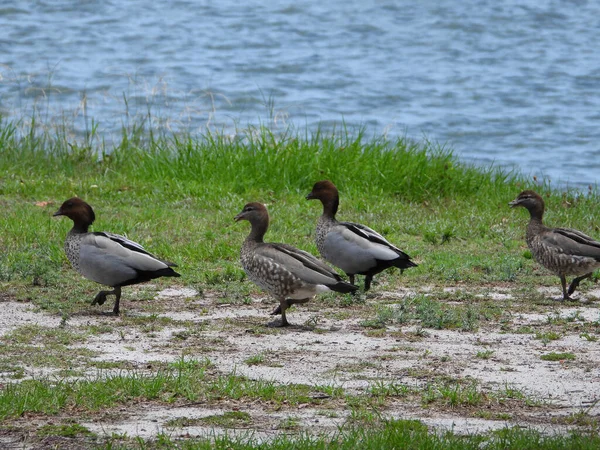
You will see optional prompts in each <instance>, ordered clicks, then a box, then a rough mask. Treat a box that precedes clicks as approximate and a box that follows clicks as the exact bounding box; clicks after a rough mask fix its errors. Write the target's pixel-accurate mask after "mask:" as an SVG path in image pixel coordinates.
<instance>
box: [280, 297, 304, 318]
mask: <svg viewBox="0 0 600 450" xmlns="http://www.w3.org/2000/svg"><path fill="white" fill-rule="evenodd" d="M309 300H310V298H302V299H300V300H298V299H295V298H288V299H287V300H286V301H285V302H286V304H287V307H286V309H287V308H289V307H290V306H292V305H302V304H304V303H306V302H308V301H309ZM277 314H281V304H279V305H277V308H275V309H274V310H273V312H272V313H271V315H272V316H276V315H277Z"/></svg>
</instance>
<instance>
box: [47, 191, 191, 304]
mask: <svg viewBox="0 0 600 450" xmlns="http://www.w3.org/2000/svg"><path fill="white" fill-rule="evenodd" d="M54 215H55V216H67V217H69V218H70V219H71V220H73V228H72V229H71V231H69V233H68V234H67V239H66V240H65V253H66V255H67V258H68V259H69V261H70V262H71V265H72V266H73V268H74V269H75V270H76V271H77V272H79V273H80V274H81V275H83V276H84V277H85V278H87V279H88V280H92V281H95V282H97V283H100V284H104V285H106V286H111V287H112V288H113V290H112V291H100V292H99V293H98V294H97V295H96V297H95V298H94V300H93V301H92V305H95V304H100V305H102V304H103V303H104V302H105V301H106V296H107V295H115V297H116V300H115V305H114V308H113V313H114V314H119V301H120V299H121V287H122V286H129V285H132V284H138V283H143V282H144V281H149V280H152V279H155V278H159V277H164V276H166V277H179V276H180V275H179V274H178V273H177V272H175V271H174V270H173V269H171V267H177V266H176V265H175V264H173V263H171V262H168V261H163V260H161V259H158V258H157V257H155V256H154V255H152V254H150V253H148V252H147V251H146V250H144V248H143V247H142V246H141V245H140V244H138V243H136V242H133V241H130V240H129V239H127V238H126V237H124V236H120V235H118V234H113V233H108V232H88V229H89V226H90V225H91V224H92V223H93V222H94V220H95V218H96V217H95V214H94V211H93V210H92V208H91V206H90V205H88V204H87V203H86V202H84V201H83V200H81V199H80V198H77V197H73V198H71V199H69V200H66V201H65V202H64V203H63V204H62V205H61V207H60V209H59V210H58V211H56V213H54Z"/></svg>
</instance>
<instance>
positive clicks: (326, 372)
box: [0, 287, 600, 448]
mask: <svg viewBox="0 0 600 450" xmlns="http://www.w3.org/2000/svg"><path fill="white" fill-rule="evenodd" d="M453 289H454V290H455V291H457V292H458V291H460V290H463V289H464V288H462V287H457V288H450V290H449V291H448V292H454V291H453ZM429 290H430V289H428V288H425V289H423V291H424V292H427V291H429ZM554 291H555V290H553V291H552V292H553V293H555V292H554ZM481 292H482V293H481V294H480V295H482V296H486V297H488V298H492V299H495V300H496V301H498V302H499V303H502V302H507V301H509V300H514V299H513V298H512V297H513V296H512V293H511V291H510V289H508V288H491V289H490V288H486V289H485V290H482V291H481ZM555 294H556V293H555ZM406 295H414V292H410V291H403V292H377V293H376V295H375V296H374V297H371V298H369V299H368V300H367V302H369V303H371V302H378V301H380V300H381V299H382V298H385V299H387V301H389V299H391V298H402V297H403V296H406ZM129 296H130V295H128V297H129ZM599 296H600V291H589V292H587V293H586V294H585V296H581V297H580V300H582V301H580V302H576V303H575V302H574V303H571V304H568V305H565V304H559V303H556V304H549V305H547V306H539V305H538V306H537V307H536V308H535V311H534V312H522V313H518V312H517V313H514V314H511V315H510V319H509V323H508V325H510V326H509V329H512V330H514V329H516V328H518V327H519V326H534V327H535V326H537V325H542V324H546V323H548V321H549V317H552V318H555V319H556V318H561V317H562V318H569V317H570V318H576V320H577V321H580V322H582V323H584V322H588V323H589V322H591V323H598V322H600V309H598V304H597V302H587V301H586V298H589V299H594V298H597V297H599ZM155 301H157V302H160V303H161V304H162V305H165V306H166V307H165V308H164V310H163V311H162V312H160V313H159V316H165V317H169V318H171V319H173V320H174V321H175V322H172V325H170V324H169V323H167V324H166V325H164V326H162V327H161V328H160V329H158V330H157V331H154V332H152V333H143V332H142V331H140V329H139V327H134V326H132V327H124V328H123V327H119V328H118V329H117V328H115V331H114V332H109V333H101V334H97V335H89V337H88V338H87V340H86V341H85V342H82V343H77V344H74V345H73V347H85V348H89V349H91V350H93V351H95V352H98V356H97V359H99V360H104V361H127V362H129V363H130V365H131V366H132V367H140V368H144V367H145V366H147V365H148V364H151V363H152V362H155V361H175V360H178V359H180V358H181V357H182V354H187V357H194V358H198V359H200V358H205V357H206V358H209V359H210V361H212V363H213V364H214V366H215V369H216V370H218V371H220V372H222V373H224V374H227V373H231V372H233V371H235V372H236V373H237V374H242V375H246V376H248V377H250V378H252V379H266V380H273V381H276V382H277V383H281V384H287V383H304V384H309V385H327V386H338V387H342V388H344V389H345V390H347V391H349V392H354V393H361V392H364V391H365V389H367V388H368V387H369V386H372V385H373V384H374V383H383V384H389V383H401V384H406V385H409V386H411V387H414V388H417V389H418V388H421V387H424V386H426V384H427V383H428V382H431V380H433V379H435V378H436V377H440V376H446V377H452V378H453V379H463V380H469V379H472V380H476V381H477V382H478V385H479V386H480V389H482V390H485V391H486V392H494V391H498V390H502V389H506V388H507V387H510V388H515V389H518V390H519V391H520V392H522V393H524V394H526V396H527V397H528V398H530V399H534V400H535V402H536V405H534V406H526V405H525V404H524V402H520V403H514V402H513V403H511V402H509V403H507V404H498V405H497V407H496V406H491V407H490V406H489V405H488V406H487V407H486V408H488V409H490V414H489V416H488V417H491V418H482V416H483V417H486V415H485V414H481V411H479V410H478V409H477V408H461V407H458V408H451V407H447V406H441V407H440V406H436V405H435V404H432V405H424V404H423V402H421V401H420V400H419V399H416V400H415V399H414V398H413V399H410V398H401V397H398V398H393V399H391V400H390V401H389V402H388V405H387V406H386V407H385V408H383V411H382V412H383V414H384V415H385V416H386V417H395V418H405V419H409V418H415V419H420V420H422V421H423V422H425V423H426V424H428V425H431V426H434V427H437V428H440V429H452V430H454V431H455V432H459V433H472V432H480V431H485V430H490V429H497V428H502V427H505V426H513V425H518V426H528V427H534V428H537V429H540V430H547V431H559V432H560V431H565V430H568V429H570V428H573V427H575V426H576V425H573V424H572V423H570V422H568V421H565V420H560V419H564V418H568V417H570V416H572V415H573V414H577V413H582V412H585V413H586V415H587V416H588V417H590V418H595V419H596V420H598V418H599V416H600V402H598V400H599V399H600V342H598V341H594V340H588V339H583V338H582V337H581V336H580V333H579V332H578V331H577V330H573V331H567V332H561V333H560V338H559V339H557V340H552V341H550V342H543V341H542V340H540V339H536V337H535V336H534V334H532V333H529V334H523V333H514V332H510V331H509V332H507V331H504V330H505V329H506V328H507V327H506V325H507V323H506V318H504V319H503V323H494V322H490V323H485V322H482V323H481V324H480V327H479V329H478V331H476V332H464V331H459V330H435V329H425V330H420V328H419V326H418V324H411V325H408V326H395V327H394V326H388V327H387V328H386V330H385V332H382V333H371V332H369V329H368V328H365V327H364V326H363V325H361V321H362V320H364V316H363V317H354V315H353V309H352V308H346V309H341V311H342V312H344V314H343V315H340V316H339V317H337V316H336V315H335V313H336V309H335V308H333V307H332V306H325V305H323V304H321V303H320V302H319V300H315V301H313V302H311V303H309V304H307V305H302V306H299V307H296V308H294V309H292V310H291V311H290V313H289V314H288V319H289V320H290V322H291V323H292V324H295V325H294V326H292V327H289V328H286V329H276V330H272V329H270V328H268V327H266V326H265V324H266V323H267V322H268V321H270V320H271V317H270V316H269V312H270V311H271V310H272V309H273V306H274V305H273V302H272V301H271V300H270V299H268V298H266V297H257V298H254V299H253V301H252V302H251V303H250V304H245V305H231V304H219V303H218V302H217V301H215V299H212V298H210V297H206V296H199V295H198V293H197V292H196V291H194V290H193V289H188V288H182V289H167V290H163V291H162V292H160V293H159V294H158V297H157V298H156V299H155ZM517 301H518V300H517ZM123 306H124V314H125V315H126V316H127V315H130V316H135V315H138V316H139V315H142V316H143V315H144V314H148V313H147V312H145V311H143V308H139V305H138V304H136V303H135V302H127V300H125V303H124V305H123ZM111 307H112V305H108V303H107V305H104V309H107V310H108V309H109V308H111ZM324 311H328V312H329V313H330V314H324ZM62 320H63V319H62V318H61V317H60V316H58V315H51V314H48V313H46V312H44V311H40V310H39V309H38V308H36V307H35V306H34V305H32V304H28V303H18V302H15V301H12V300H10V299H6V298H5V299H2V301H0V336H3V335H6V334H7V333H9V332H11V331H12V330H15V329H17V328H19V327H23V326H26V325H33V324H35V325H38V326H42V327H49V328H54V327H58V326H60V325H61V321H62ZM121 320H123V319H122V318H119V317H114V316H110V315H102V314H99V313H98V309H97V308H92V307H87V308H86V307H84V308H83V309H82V311H81V312H80V313H78V314H74V315H73V316H71V317H70V318H68V320H67V321H66V323H63V326H66V327H73V328H77V327H84V326H89V325H107V324H108V325H114V324H115V323H117V322H118V321H121ZM184 322H185V324H184ZM186 330H187V332H189V331H190V330H193V331H194V336H195V337H193V338H190V339H183V340H182V339H176V336H178V335H180V334H181V333H182V332H185V331H186ZM257 330H258V332H257ZM599 333H600V327H598V326H597V327H596V336H597V335H598V334H599ZM485 351H488V352H489V353H490V356H489V358H488V359H482V358H481V357H477V354H478V352H485ZM491 352H493V353H491ZM550 352H570V353H573V354H574V355H575V360H573V361H544V360H541V359H540V356H541V355H543V354H547V353H550ZM257 354H263V355H264V356H265V359H266V361H267V362H266V363H263V364H259V365H249V364H247V363H246V362H245V361H246V360H247V358H248V357H250V356H252V355H257ZM48 374H52V369H51V368H42V369H41V368H38V367H35V368H34V367H27V368H26V377H32V376H36V377H39V376H40V375H48ZM0 382H2V383H6V382H9V380H8V379H6V378H5V377H2V374H0ZM11 382H15V381H14V380H12V381H11ZM231 410H241V411H246V412H248V413H250V414H251V416H252V418H253V421H252V425H251V426H249V429H245V428H241V429H237V430H235V431H234V432H237V433H242V434H243V433H246V432H248V431H253V432H254V436H255V437H256V436H262V435H264V436H266V437H268V436H269V435H273V434H276V433H278V432H280V429H279V424H280V423H281V421H282V420H285V419H286V418H288V417H294V418H295V420H296V421H297V423H298V425H299V428H300V429H303V430H310V431H311V432H312V431H314V432H319V431H332V430H335V429H336V427H338V426H340V425H342V424H343V423H344V422H345V421H346V420H347V419H348V414H349V411H347V410H345V409H343V408H342V409H340V410H339V411H336V413H335V414H329V415H324V414H323V412H322V411H319V410H318V409H315V408H312V407H310V406H309V405H308V406H307V405H299V406H298V407H294V408H292V409H287V410H281V411H274V410H272V409H268V408H265V407H264V406H261V405H260V404H259V403H258V402H257V403H256V404H253V403H250V404H242V403H239V402H235V401H223V402H220V403H219V404H218V405H206V404H193V405H183V406H182V405H176V406H156V405H153V406H148V405H147V404H145V405H143V407H140V406H135V405H132V406H124V407H122V408H120V411H121V413H119V414H111V415H110V417H109V418H103V419H102V421H101V422H99V421H96V420H92V421H83V422H80V423H81V425H83V426H85V427H87V428H88V429H90V430H91V431H93V432H95V433H98V434H100V435H111V434H113V433H118V434H125V433H126V434H127V436H129V437H132V436H140V437H144V438H150V437H153V436H156V435H157V434H158V433H161V432H167V433H169V434H170V435H171V436H179V435H181V436H197V435H207V434H210V433H213V432H214V431H216V432H219V431H221V430H219V429H218V428H217V429H215V428H214V427H208V426H207V427H203V426H189V427H185V428H177V429H173V428H169V427H168V426H167V425H166V422H167V421H169V420H172V419H174V418H177V417H186V418H199V417H205V416H209V415H214V414H220V413H223V412H225V411H231ZM474 411H479V414H474ZM502 413H503V414H502ZM478 416H479V417H478ZM499 417H500V418H501V419H500V420H499V419H498V418H499ZM557 419H558V420H557ZM40 420H42V422H41V423H44V422H43V418H42V419H40ZM0 441H1V439H0ZM0 443H1V442H0ZM5 444H6V442H5ZM14 448H17V447H14ZM19 448H20V447H19Z"/></svg>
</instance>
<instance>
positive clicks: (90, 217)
mask: <svg viewBox="0 0 600 450" xmlns="http://www.w3.org/2000/svg"><path fill="white" fill-rule="evenodd" d="M53 216H67V217H68V218H69V219H71V220H72V221H73V223H74V228H75V229H76V230H78V231H84V232H87V229H88V227H89V226H90V225H91V224H92V223H94V220H96V215H95V214H94V210H93V209H92V207H91V206H90V205H88V204H87V203H86V202H84V201H83V200H82V199H80V198H79V197H73V198H70V199H69V200H65V202H64V203H63V204H62V205H61V206H60V208H59V209H58V211H56V212H55V213H54V214H53Z"/></svg>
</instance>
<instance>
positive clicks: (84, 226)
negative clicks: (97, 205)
mask: <svg viewBox="0 0 600 450" xmlns="http://www.w3.org/2000/svg"><path fill="white" fill-rule="evenodd" d="M73 222H74V223H73V228H71V234H82V233H87V232H88V229H89V228H90V224H89V223H87V222H80V221H73Z"/></svg>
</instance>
